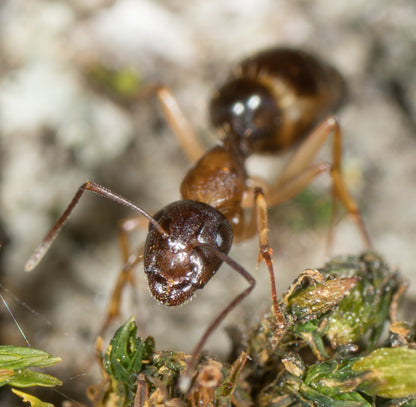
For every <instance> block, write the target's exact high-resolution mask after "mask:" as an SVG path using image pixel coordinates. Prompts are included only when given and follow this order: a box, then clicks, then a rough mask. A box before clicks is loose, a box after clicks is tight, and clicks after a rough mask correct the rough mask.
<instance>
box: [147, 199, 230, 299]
mask: <svg viewBox="0 0 416 407" xmlns="http://www.w3.org/2000/svg"><path fill="white" fill-rule="evenodd" d="M154 219H155V220H156V221H157V222H158V223H159V224H160V226H161V227H162V228H163V230H165V231H166V232H167V237H166V236H162V235H161V234H160V232H159V231H158V230H157V229H156V228H155V226H154V225H153V224H149V233H148V235H147V239H146V245H145V252H144V260H143V261H144V271H145V273H146V274H147V277H148V283H149V288H150V291H151V293H152V295H153V296H154V297H155V298H156V299H157V300H158V301H159V302H161V303H163V304H165V305H172V306H173V305H179V304H183V303H185V302H186V301H187V300H189V299H190V298H191V297H192V295H193V293H194V292H195V290H196V289H199V288H202V287H204V285H205V284H206V283H207V282H208V281H209V279H210V278H211V277H212V276H213V275H214V274H215V272H216V271H217V270H218V268H219V267H220V266H221V263H222V260H221V259H220V258H219V256H218V255H217V254H216V251H220V252H221V253H224V254H227V253H228V251H229V250H230V248H231V243H232V236H233V235H232V228H231V225H230V224H229V222H228V220H227V219H226V218H225V217H224V215H222V214H221V213H220V212H218V211H217V210H216V209H215V208H213V207H211V206H209V205H207V204H204V203H202V202H196V201H177V202H174V203H172V204H170V205H167V206H165V207H164V208H163V209H162V210H161V211H159V212H158V213H157V214H156V215H155V216H154ZM212 248H213V249H212Z"/></svg>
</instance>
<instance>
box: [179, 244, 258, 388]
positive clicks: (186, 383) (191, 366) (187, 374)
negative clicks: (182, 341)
mask: <svg viewBox="0 0 416 407" xmlns="http://www.w3.org/2000/svg"><path fill="white" fill-rule="evenodd" d="M197 246H200V247H203V248H205V249H209V250H212V251H213V252H214V253H215V254H216V255H217V256H218V257H219V258H220V259H221V260H222V261H223V262H225V263H227V264H228V265H229V266H230V267H232V268H233V269H234V270H235V271H236V272H237V273H239V274H240V275H241V276H243V277H244V278H245V279H246V280H247V282H248V283H249V287H247V288H246V289H245V290H244V291H243V292H241V293H240V294H239V295H237V296H236V297H235V298H234V299H233V300H232V301H231V302H230V303H229V304H228V305H227V306H226V307H225V308H224V309H223V310H222V311H221V313H220V314H219V315H218V316H217V317H216V318H215V319H214V321H212V322H211V324H210V325H209V326H208V328H207V329H206V330H205V332H204V334H203V335H202V337H201V339H200V340H199V342H198V343H197V345H196V346H195V348H194V350H193V352H192V355H191V359H190V360H189V362H188V364H187V366H186V369H185V371H184V373H183V374H182V375H181V377H180V378H179V390H180V391H181V392H182V393H186V392H187V391H188V390H189V388H190V385H191V380H192V375H193V373H194V371H195V367H196V363H197V358H198V355H199V354H200V353H201V350H202V348H203V346H204V345H205V342H206V341H207V339H208V338H209V336H210V335H211V334H212V332H213V331H214V330H215V329H216V328H217V327H218V325H219V324H220V323H221V322H222V321H223V320H224V318H225V317H226V316H227V315H228V314H229V313H230V312H231V311H232V310H233V309H234V308H235V307H236V306H237V305H238V304H239V303H240V302H241V301H242V300H243V299H244V298H245V297H247V296H248V295H249V294H250V293H251V291H252V290H253V288H254V286H255V284H256V280H255V279H254V277H253V276H252V275H251V274H250V273H249V272H248V271H247V270H246V269H245V268H244V267H242V266H241V265H240V264H238V263H237V262H236V261H234V260H233V259H232V258H231V257H229V256H227V255H226V254H224V253H222V252H220V251H219V250H218V249H217V248H215V247H212V246H210V245H207V244H203V243H198V244H197Z"/></svg>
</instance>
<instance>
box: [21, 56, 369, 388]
mask: <svg viewBox="0 0 416 407" xmlns="http://www.w3.org/2000/svg"><path fill="white" fill-rule="evenodd" d="M153 92H154V93H155V94H156V96H157V98H158V99H159V101H160V103H161V106H162V108H163V110H164V113H165V116H166V119H167V121H168V123H169V125H170V127H171V128H172V130H173V132H174V133H175V136H176V137H177V139H178V140H179V142H180V144H181V145H182V148H183V150H184V151H185V153H186V154H187V155H188V157H189V158H190V159H191V160H192V161H194V162H196V164H195V165H194V167H193V168H192V169H191V170H190V171H189V172H188V173H187V174H186V176H185V178H184V180H183V181H182V184H181V188H180V190H181V194H182V198H183V200H180V201H177V202H173V203H171V204H169V205H167V206H165V207H164V208H163V209H162V210H160V211H159V212H157V213H156V214H155V215H154V216H151V215H150V214H149V213H148V212H146V211H145V210H143V209H142V208H140V207H138V206H137V205H135V204H134V203H132V202H131V201H129V200H127V199H126V198H124V197H122V196H120V195H118V194H116V193H114V192H112V191H110V190H108V189H106V188H104V187H102V186H100V185H98V184H96V183H94V182H86V183H85V184H83V185H82V186H81V187H80V188H79V189H78V191H77V193H76V194H75V196H74V198H73V199H72V201H71V202H70V204H69V206H68V207H67V209H66V210H65V211H64V213H63V214H62V216H61V217H60V218H59V219H58V221H57V222H56V224H55V225H54V226H53V227H52V229H51V231H50V232H49V233H48V234H47V236H46V237H45V239H44V240H43V242H42V243H41V244H40V246H39V247H38V249H37V250H36V251H35V252H34V254H33V255H32V257H31V258H30V259H29V261H28V262H27V264H26V270H28V271H29V270H32V269H33V268H34V267H35V266H36V265H37V264H38V263H39V261H40V260H41V258H42V257H43V256H44V254H45V253H46V251H47V250H48V248H49V246H50V245H51V243H52V241H53V240H54V238H55V237H56V235H57V233H58V231H59V230H60V228H61V227H62V225H63V224H64V222H65V220H66V219H67V218H68V217H69V215H70V214H71V212H72V210H73V209H74V207H75V206H76V204H77V202H78V200H79V199H80V197H81V195H82V194H83V192H84V191H86V190H88V191H92V192H95V193H97V194H99V195H101V196H104V197H105V198H108V199H111V200H113V201H115V202H117V203H120V204H123V205H125V206H127V207H129V208H131V209H133V210H135V211H136V212H138V213H139V214H140V215H141V217H144V218H145V219H146V220H147V221H148V222H149V231H148V235H147V239H146V243H145V246H144V249H142V250H139V251H138V252H135V253H133V254H131V252H130V250H129V245H128V239H127V235H128V233H129V232H131V231H132V230H133V229H136V228H139V227H142V222H141V221H140V219H139V218H138V217H135V218H130V219H126V220H125V221H123V222H121V224H120V242H121V248H122V252H123V257H124V262H125V265H124V267H123V269H122V271H121V272H120V274H119V278H118V281H117V284H116V287H115V289H114V292H113V295H112V298H111V302H110V305H109V310H108V316H107V321H106V325H108V324H109V322H110V321H111V320H112V319H113V318H115V317H116V316H117V315H118V314H119V303H120V297H121V292H122V289H123V287H124V286H125V285H126V284H127V282H129V281H132V274H131V273H132V271H131V270H132V268H133V266H135V265H136V264H137V263H138V262H139V261H141V259H142V258H143V263H144V271H145V273H146V274H147V277H148V283H149V286H150V291H151V293H152V295H153V296H154V297H155V298H156V299H157V300H158V301H159V302H161V303H163V304H165V305H169V306H175V305H179V304H183V303H184V302H186V301H187V300H189V299H190V298H191V297H192V295H193V293H194V292H195V291H196V290H197V289H202V288H203V287H204V286H205V284H206V283H207V282H208V281H209V280H210V278H211V277H212V276H213V275H214V274H215V273H216V271H217V270H218V269H219V267H220V266H221V264H222V263H223V262H226V263H228V264H229V265H230V266H231V267H232V268H233V269H234V270H236V271H237V272H238V273H239V274H241V275H242V276H243V277H244V278H245V279H246V280H247V282H248V283H249V287H248V288H246V289H245V290H244V291H243V292H242V293H240V294H239V295H238V296H237V297H236V298H234V300H233V301H232V302H231V303H230V304H228V305H227V307H226V308H225V309H224V310H223V311H222V312H221V313H220V314H219V315H218V316H217V317H216V318H215V320H214V321H213V322H212V323H211V324H210V325H209V326H208V328H207V329H206V331H205V333H204V334H203V336H202V338H201V339H200V341H199V342H198V344H197V345H196V347H195V349H194V351H193V353H192V356H191V359H190V362H189V364H188V367H187V369H186V371H185V374H184V375H183V376H182V382H181V388H182V390H186V389H187V388H189V385H190V381H191V377H192V373H193V370H194V367H195V364H196V360H197V356H198V355H199V353H200V351H201V350H202V347H203V346H204V344H205V342H206V340H207V338H208V337H209V335H210V334H211V333H212V331H213V330H214V329H215V328H216V327H217V326H218V325H219V324H220V323H221V321H222V320H223V319H224V318H225V316H226V315H227V314H228V313H229V312H230V311H231V310H232V309H233V308H234V307H235V306H236V305H237V304H238V303H239V302H240V301H242V300H243V298H245V297H246V296H247V295H249V293H250V292H251V291H252V289H253V287H254V284H255V280H254V278H253V277H252V276H251V275H250V274H249V273H248V272H247V271H246V270H245V269H244V268H243V267H242V266H240V265H239V264H238V263H236V262H235V261H234V260H232V259H231V258H230V257H229V256H228V252H229V250H230V248H231V244H232V240H233V236H234V238H235V240H237V241H239V240H240V241H241V240H244V239H247V238H249V237H251V236H253V235H255V234H256V232H257V234H258V236H259V245H260V251H259V259H260V258H263V259H264V261H265V263H266V265H267V268H268V271H269V274H270V281H271V291H272V302H273V306H274V312H275V315H276V331H277V332H278V334H277V336H279V335H281V334H282V333H283V332H284V330H285V326H286V323H285V318H284V316H283V315H282V313H281V311H280V308H279V303H278V300H277V294H276V287H275V281H274V273H273V264H272V258H271V254H272V251H271V248H270V246H269V242H268V221H267V207H268V206H272V205H276V204H278V203H281V202H283V201H286V200H288V199H291V198H293V197H294V196H296V195H297V194H298V193H299V192H301V191H302V190H303V189H304V188H305V187H306V186H307V185H308V184H309V183H310V182H311V181H312V180H313V179H314V178H315V177H316V176H317V175H318V174H321V173H323V172H327V173H329V174H330V176H331V180H332V198H333V199H332V200H333V214H334V212H335V203H336V200H337V199H338V200H339V201H340V202H341V203H342V204H343V205H344V206H345V208H346V211H347V212H348V213H349V214H350V215H351V216H352V217H353V219H354V220H355V222H356V224H357V226H358V229H359V231H360V233H361V235H362V237H363V240H364V243H365V245H366V247H367V248H370V247H371V242H370V239H369V236H368V234H367V231H366V228H365V226H364V223H363V221H362V218H361V216H360V212H359V210H358V206H357V204H356V203H355V201H354V199H353V198H352V197H351V195H350V194H349V192H348V190H347V188H346V186H345V183H344V180H343V178H342V175H341V155H342V147H341V132H340V129H339V126H338V123H337V121H336V120H335V118H334V117H333V116H331V114H333V113H334V112H335V111H336V110H337V108H338V107H339V106H340V105H341V103H342V102H343V99H344V96H345V88H344V82H343V80H342V78H341V76H340V75H339V73H338V72H337V71H336V70H335V69H334V68H332V67H331V66H329V65H327V64H326V63H324V62H322V61H320V60H318V59H317V58H315V57H313V56H311V55H309V54H308V53H305V52H302V51H299V50H294V49H289V48H275V49H270V50H266V51H263V52H261V53H259V54H257V55H255V56H253V57H251V58H248V59H246V60H244V61H242V62H241V63H240V64H238V65H237V66H236V67H235V69H234V70H233V72H232V74H231V77H230V78H229V80H228V81H227V82H226V83H225V84H224V85H223V86H222V87H220V88H219V89H218V90H217V91H216V92H215V94H214V96H213V98H212V100H211V105H210V115H211V122H212V124H213V125H214V126H215V127H217V128H220V130H221V132H222V135H223V138H222V139H221V140H220V142H219V143H218V144H217V145H216V146H215V147H213V148H212V149H211V150H209V151H208V152H206V153H205V152H204V148H203V147H202V145H201V144H200V142H199V141H198V139H197V138H196V137H195V135H194V133H193V131H192V129H191V127H190V125H189V124H188V122H187V120H186V118H185V116H184V115H183V114H182V112H181V110H180V108H179V106H178V105H177V103H176V101H175V99H174V97H173V96H172V94H171V93H170V91H169V90H168V89H167V88H166V87H163V86H156V87H154V89H153ZM315 126H316V127H315ZM330 135H333V150H332V163H331V164H328V163H323V162H320V163H316V164H313V159H314V158H315V156H316V154H317V152H318V151H319V149H320V148H321V147H322V145H323V143H324V142H325V140H326V139H327V138H328V137H329V136H330ZM297 144H300V145H299V146H298V148H297V150H296V151H295V153H294V155H293V156H292V157H291V159H290V160H289V162H288V163H287V165H286V166H285V167H284V169H283V171H282V173H281V174H280V176H279V177H278V179H277V181H276V182H275V183H274V184H273V185H271V186H266V185H264V184H265V183H264V182H259V180H256V179H254V178H250V177H249V175H248V174H247V172H246V168H245V162H246V159H247V157H249V156H250V155H251V154H264V153H268V154H270V153H272V154H279V153H281V152H282V151H285V150H287V149H290V148H293V147H294V146H296V145H297ZM244 208H251V211H252V213H251V219H250V220H248V221H247V220H246V219H245V217H244ZM333 218H334V215H333V216H332V219H333ZM141 220H143V218H141ZM332 228H333V220H332V221H331V225H330V232H329V236H331V235H332ZM329 238H331V237H329Z"/></svg>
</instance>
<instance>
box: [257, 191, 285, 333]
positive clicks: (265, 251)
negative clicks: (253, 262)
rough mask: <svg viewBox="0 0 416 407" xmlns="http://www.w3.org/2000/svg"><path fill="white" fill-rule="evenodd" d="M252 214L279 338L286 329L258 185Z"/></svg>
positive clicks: (265, 207)
mask: <svg viewBox="0 0 416 407" xmlns="http://www.w3.org/2000/svg"><path fill="white" fill-rule="evenodd" d="M252 216H255V218H256V226H257V234H258V237H259V260H258V262H260V259H261V258H263V260H264V262H265V263H266V266H267V269H268V271H269V276H270V286H271V297H272V304H273V309H274V314H275V317H276V322H277V325H276V337H277V338H280V337H281V336H282V335H283V333H284V332H285V330H286V320H285V318H284V316H283V314H282V311H281V309H280V306H279V301H278V299H277V290H276V281H275V275H274V270H273V260H272V255H273V250H272V248H271V247H270V244H269V222H268V216H267V203H266V199H265V196H264V192H263V190H262V189H261V188H258V187H256V188H254V208H253V214H252Z"/></svg>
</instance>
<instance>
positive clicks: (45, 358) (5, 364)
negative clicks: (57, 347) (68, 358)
mask: <svg viewBox="0 0 416 407" xmlns="http://www.w3.org/2000/svg"><path fill="white" fill-rule="evenodd" d="M60 361H61V359H60V358H55V357H53V356H51V355H50V354H49V353H47V352H45V351H43V350H39V349H33V348H28V347H21V346H12V345H2V346H0V369H8V370H9V369H10V370H15V369H24V368H27V367H44V366H50V365H53V364H55V363H57V362H60Z"/></svg>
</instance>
